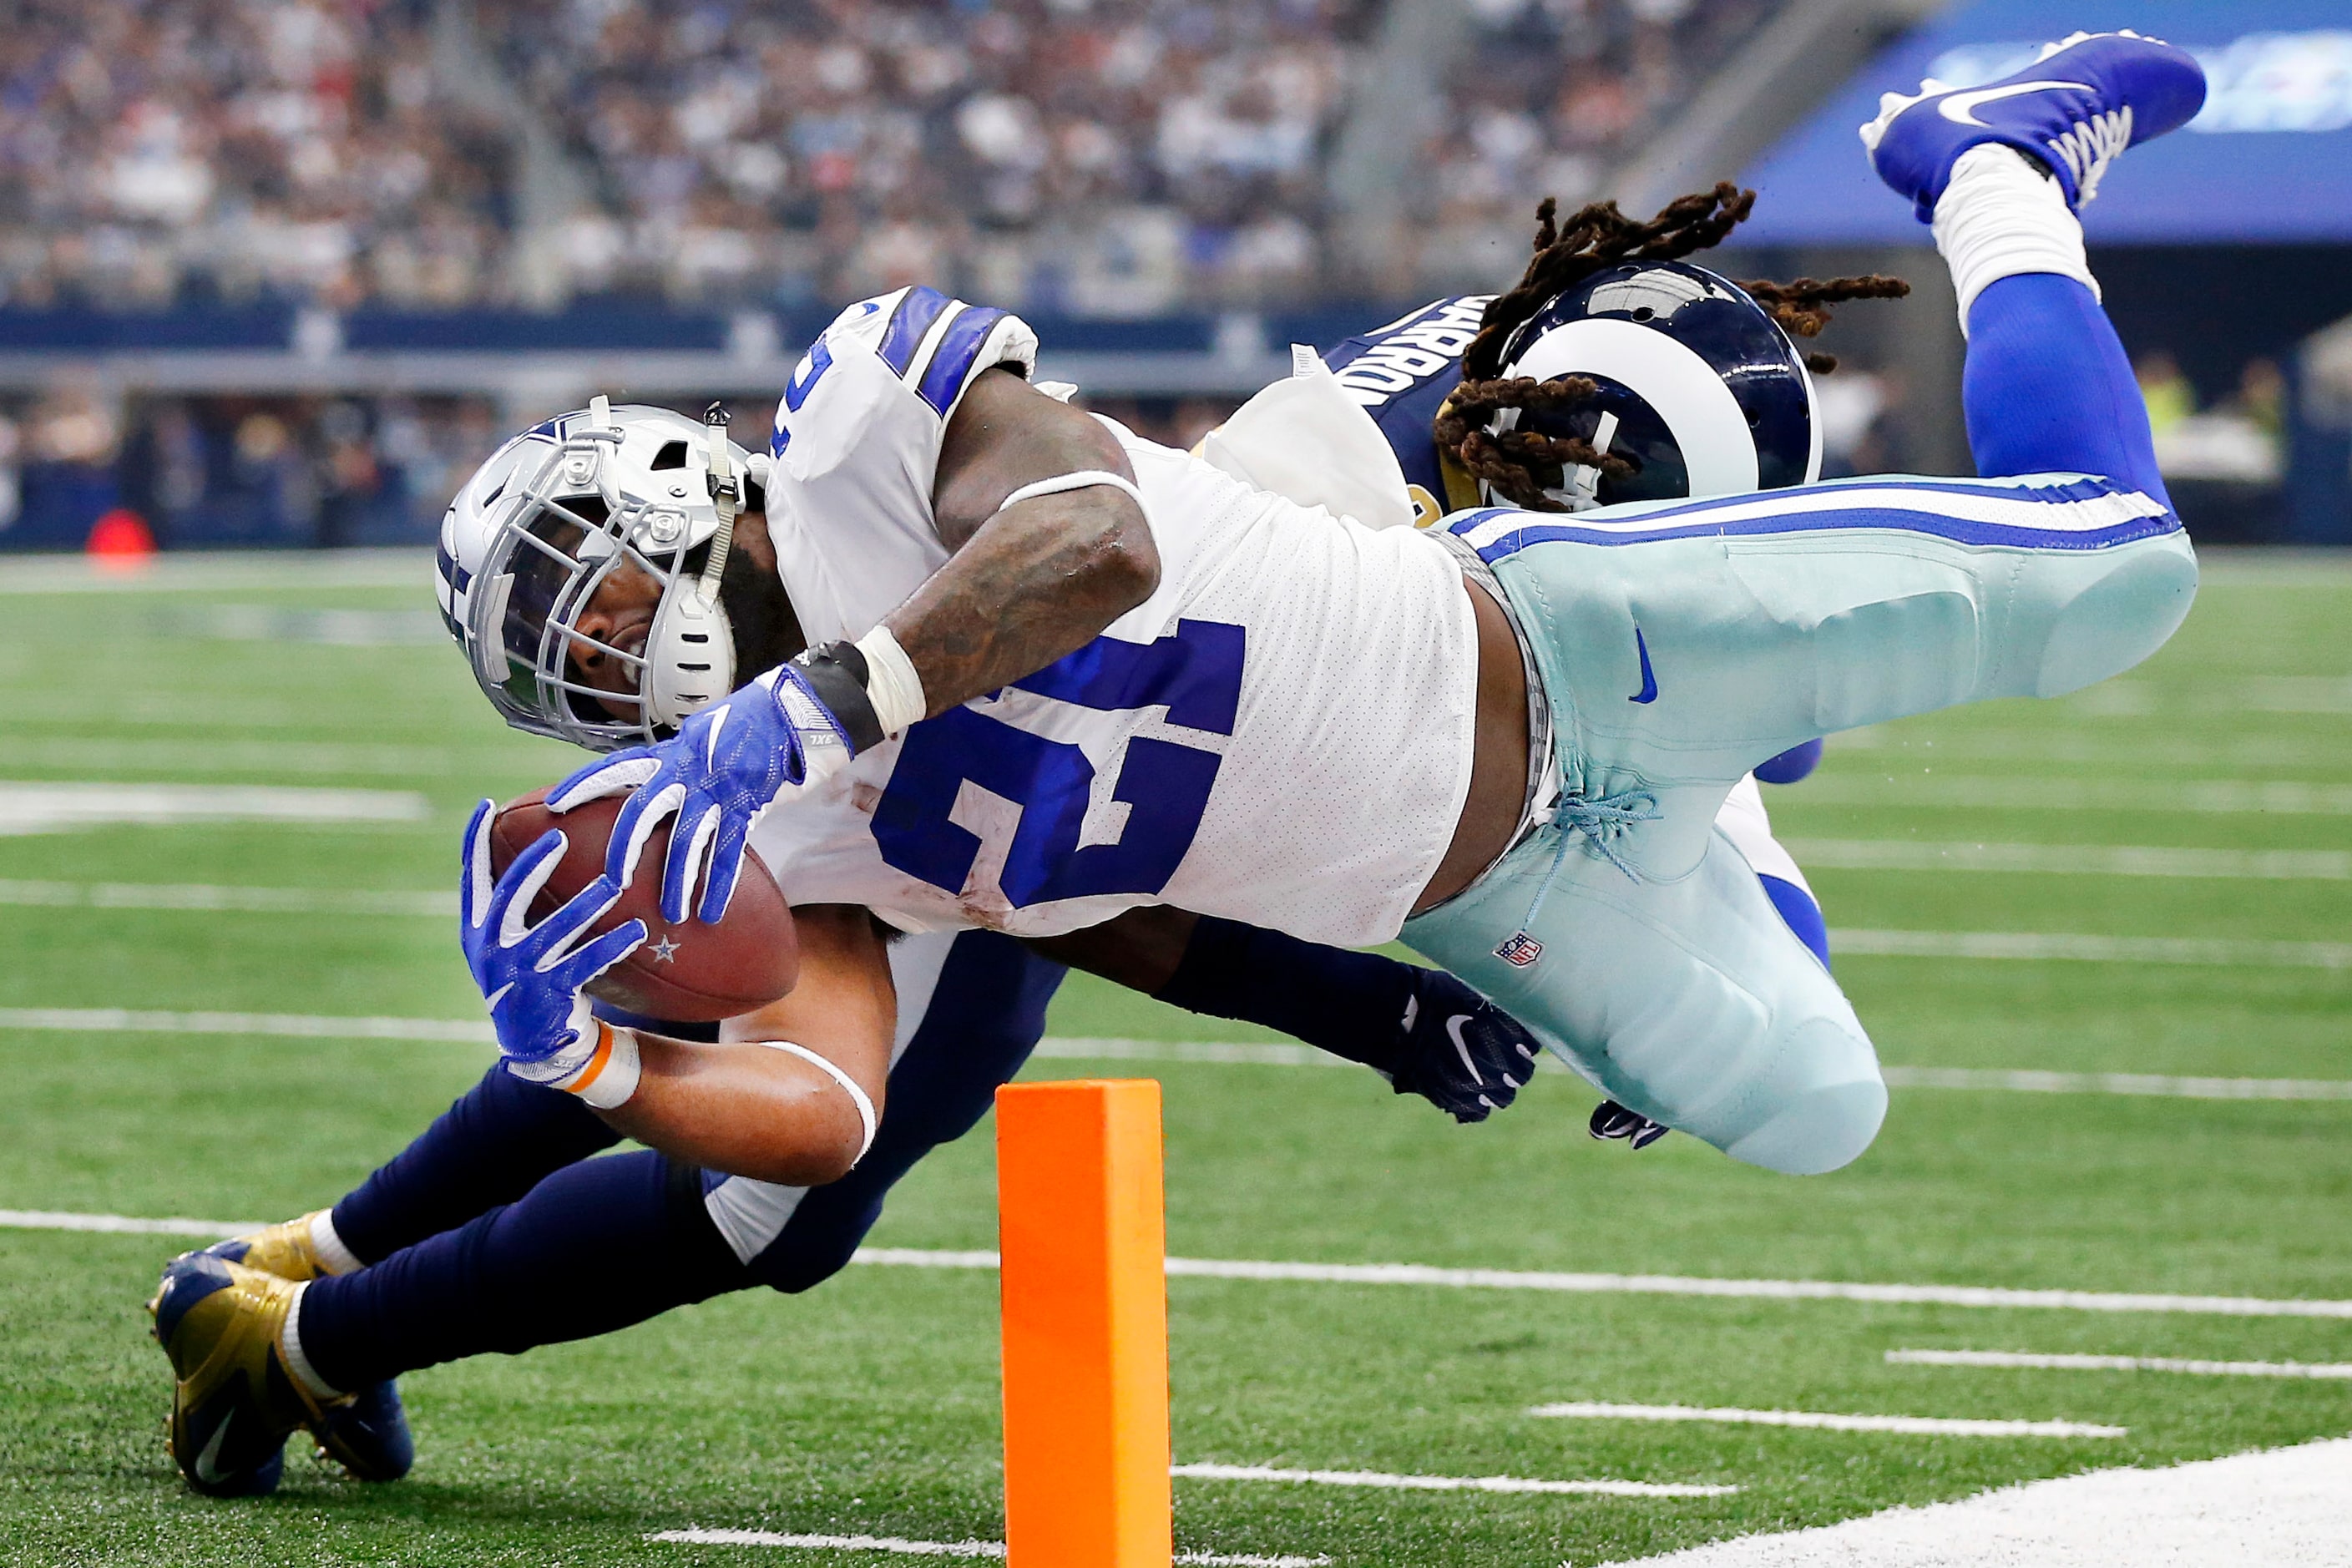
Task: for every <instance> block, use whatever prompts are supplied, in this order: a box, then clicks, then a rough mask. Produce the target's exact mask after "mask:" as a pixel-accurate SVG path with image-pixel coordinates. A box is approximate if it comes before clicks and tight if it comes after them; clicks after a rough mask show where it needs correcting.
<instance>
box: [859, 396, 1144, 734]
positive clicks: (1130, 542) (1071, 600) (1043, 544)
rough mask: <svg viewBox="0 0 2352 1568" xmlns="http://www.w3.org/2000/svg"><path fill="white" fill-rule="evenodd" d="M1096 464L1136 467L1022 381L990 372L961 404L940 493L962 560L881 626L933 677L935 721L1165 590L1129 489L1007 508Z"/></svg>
mask: <svg viewBox="0 0 2352 1568" xmlns="http://www.w3.org/2000/svg"><path fill="white" fill-rule="evenodd" d="M1088 468H1103V469H1108V470H1109V471H1110V472H1112V473H1116V474H1121V475H1126V476H1129V477H1132V475H1133V473H1134V469H1133V468H1131V467H1130V466H1129V463H1128V460H1127V454H1126V452H1125V451H1124V450H1123V449H1122V448H1121V447H1119V445H1118V441H1117V440H1116V439H1115V438H1114V437H1112V436H1111V434H1110V432H1109V431H1108V430H1107V429H1105V428H1104V427H1103V426H1102V425H1101V424H1100V423H1099V422H1098V421H1097V420H1096V419H1094V418H1093V417H1092V416H1089V415H1087V414H1084V413H1082V412H1080V411H1079V410H1077V409H1075V408H1070V407H1066V406H1065V405H1062V404H1059V403H1056V402H1055V401H1054V400H1053V399H1052V398H1050V397H1047V396H1045V395H1044V394H1042V393H1040V392H1038V391H1037V390H1036V389H1034V387H1032V386H1030V385H1029V384H1027V383H1025V382H1024V381H1023V380H1021V379H1020V377H1018V376H1016V375H1013V374H1008V373H1006V372H1003V371H991V372H988V373H986V374H983V375H982V377H981V378H980V379H979V380H978V381H977V382H975V383H974V384H972V386H971V390H970V391H968V392H967V393H966V394H965V395H964V398H963V401H962V402H961V404H959V405H957V408H956V413H955V416H954V417H953V418H952V419H951V420H950V422H949V425H948V433H947V439H946V441H945V443H944V445H943V446H942V447H941V450H940V468H939V477H938V479H937V481H936V483H935V484H934V486H933V490H932V514H933V519H934V521H935V522H936V523H937V525H938V528H939V531H940V539H941V540H942V541H944V542H946V543H947V545H948V547H949V549H950V550H952V551H953V552H955V553H954V555H953V556H952V557H951V558H950V560H949V562H948V563H947V564H946V565H945V566H942V567H940V570H939V571H938V572H936V573H934V574H932V575H931V577H930V578H929V581H927V582H925V583H924V584H923V585H922V586H921V587H919V588H918V589H916V590H915V592H914V594H913V595H910V596H909V597H908V600H907V601H906V603H904V604H902V605H899V606H898V608H897V609H896V610H893V611H892V612H891V613H890V614H889V616H887V617H886V618H885V620H884V623H883V624H884V625H886V626H888V627H889V628H890V631H891V633H892V635H893V636H895V637H897V638H898V645H899V646H900V647H903V648H905V649H906V650H907V657H908V658H909V659H910V660H912V661H913V663H914V666H915V672H916V674H918V675H919V676H920V677H921V678H922V682H923V695H924V699H925V706H926V708H927V709H928V711H929V713H931V714H936V713H944V712H946V711H947V710H949V709H950V708H953V707H955V706H957V705H958V704H960V703H963V702H968V701H970V700H971V699H973V698H975V697H978V696H981V695H982V694H983V693H985V692H990V691H993V690H995V689H997V688H999V687H1001V686H1004V685H1006V684H1008V683H1009V682H1012V681H1014V680H1017V679H1020V678H1021V677H1023V676H1024V675H1028V674H1031V673H1033V672H1034V671H1036V670H1039V669H1042V668H1045V666H1046V665H1049V664H1051V663H1053V662H1054V661H1055V659H1057V658H1061V657H1062V656H1063V655H1065V654H1066V653H1069V652H1071V651H1072V650H1074V649H1076V648H1078V647H1084V646H1085V645H1086V644H1087V642H1089V641H1090V640H1092V639H1093V638H1094V637H1095V636H1096V635H1097V633H1099V632H1100V631H1101V630H1102V629H1103V628H1104V627H1105V626H1108V625H1109V624H1110V623H1111V622H1112V621H1114V620H1117V619H1118V617H1119V616H1121V615H1123V614H1125V613H1126V612H1127V611H1129V610H1130V609H1133V608H1134V607H1135V606H1136V605H1139V604H1141V603H1142V602H1143V601H1144V600H1145V599H1147V598H1149V597H1150V595H1151V591H1152V590H1153V589H1154V588H1155V587H1157V586H1158V585H1159V583H1160V552H1159V549H1158V547H1157V546H1156V545H1155V544H1154V543H1153V542H1152V538H1151V529H1150V524H1149V523H1147V522H1146V521H1144V517H1143V510H1142V509H1141V508H1140V507H1139V506H1137V505H1136V504H1135V502H1134V500H1132V499H1130V498H1129V496H1127V495H1126V494H1125V493H1124V492H1122V491H1119V490H1116V489H1111V488H1110V487H1109V486H1108V485H1098V486H1096V487H1094V488H1092V489H1082V490H1066V491H1063V492H1062V493H1060V494H1057V495H1046V496H1039V497H1036V498H1035V499H1034V500H1025V501H1023V502H1021V503H1020V504H1019V505H1017V506H1014V507H1013V508H1011V509H1009V510H1003V511H1000V510H997V509H998V508H999V507H1001V506H1003V502H1004V498H1005V497H1006V496H1008V495H1010V494H1012V493H1013V491H1014V490H1016V489H1020V488H1021V487H1022V486H1023V485H1026V484H1031V483H1034V482H1035V481H1036V480H1039V479H1053V478H1055V477H1058V476H1059V475H1062V474H1067V473H1075V472H1077V471H1079V470H1081V469H1088ZM927 716H928V715H927Z"/></svg>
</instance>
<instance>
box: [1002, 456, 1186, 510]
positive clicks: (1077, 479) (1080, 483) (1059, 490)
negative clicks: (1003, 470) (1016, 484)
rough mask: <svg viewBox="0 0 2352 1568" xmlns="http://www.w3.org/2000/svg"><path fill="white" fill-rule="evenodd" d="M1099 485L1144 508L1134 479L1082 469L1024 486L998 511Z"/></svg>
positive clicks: (1014, 492) (1106, 471) (1101, 471)
mask: <svg viewBox="0 0 2352 1568" xmlns="http://www.w3.org/2000/svg"><path fill="white" fill-rule="evenodd" d="M1097 485H1108V486H1109V487H1110V488H1111V489H1115V490H1124V491H1126V492H1127V496H1128V499H1129V500H1132V501H1134V502H1135V504H1136V505H1137V506H1139V507H1140V506H1143V492H1142V491H1141V490H1139V489H1137V488H1136V485H1135V481H1134V480H1133V479H1129V478H1127V477H1126V476H1125V475H1123V474H1114V473H1111V472H1109V471H1108V469H1104V468H1081V469H1080V470H1078V471H1077V472H1076V473H1075V474H1060V475H1056V476H1055V478H1053V479H1039V480H1038V481H1037V482H1036V483H1035V484H1034V485H1023V486H1022V487H1021V488H1020V489H1017V490H1014V491H1013V493H1012V494H1011V495H1009V496H1006V497H1005V498H1004V505H1003V506H1000V507H998V508H997V509H996V510H999V511H1003V510H1004V508H1005V507H1009V506H1018V505H1020V504H1021V503H1022V502H1023V501H1024V500H1036V499H1037V498H1038V497H1039V496H1057V495H1061V494H1063V493H1065V492H1066V491H1069V490H1090V489H1094V488H1095V487H1096V486H1097ZM1144 515H1145V516H1146V517H1147V518H1148V517H1150V508H1149V507H1145V508H1144Z"/></svg>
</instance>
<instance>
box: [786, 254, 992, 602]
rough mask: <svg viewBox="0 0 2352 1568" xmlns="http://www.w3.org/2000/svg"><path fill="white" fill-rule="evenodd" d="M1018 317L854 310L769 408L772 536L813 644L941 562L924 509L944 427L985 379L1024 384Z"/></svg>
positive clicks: (901, 306) (892, 301) (915, 305)
mask: <svg viewBox="0 0 2352 1568" xmlns="http://www.w3.org/2000/svg"><path fill="white" fill-rule="evenodd" d="M1036 359H1037V334H1036V333H1035V332H1034V331H1030V329H1029V325H1028V323H1027V322H1025V321H1022V320H1021V319H1020V318H1019V317H1018V316H1014V315H1011V314H1009V313H1007V312H1006V311H1003V310H996V309H993V308H992V307H989V306H984V305H969V304H966V303H964V302H963V301H962V300H950V299H949V298H948V297H947V296H946V295H944V294H942V293H940V291H939V290H938V289H923V288H914V289H899V290H898V292H896V293H893V294H885V295H882V296H880V297H879V298H877V299H873V300H863V301H861V302H859V303H858V304H856V305H852V306H851V307H849V309H847V310H844V311H843V312H842V313H841V314H840V315H839V316H837V317H835V319H834V321H833V324H832V325H831V326H829V327H827V328H826V329H825V330H824V333H823V334H822V335H820V336H819V337H818V339H817V341H816V342H814V343H813V344H811V345H810V347H809V352H808V353H807V354H805V355H804V356H803V358H802V360H801V362H800V363H799V365H797V366H796V367H795V368H794V369H793V375H792V379H791V380H790V381H789V382H788V383H786V384H785V386H784V395H783V397H782V401H781V402H779V404H778V405H777V407H776V426H775V435H774V437H772V440H771V442H770V446H769V450H770V452H771V454H772V457H773V458H774V460H775V461H774V466H773V468H772V469H771V471H770V477H769V481H768V486H767V500H768V511H769V530H770V534H771V536H772V538H773V539H774V541H775V542H776V545H777V552H778V558H779V563H780V568H781V569H782V572H783V574H784V579H785V587H786V590H787V591H788V592H789V593H790V595H791V596H792V599H793V607H794V609H795V610H796V611H797V612H798V613H799V615H800V617H801V622H802V626H803V629H804V630H805V631H806V632H807V634H808V636H809V638H810V640H811V641H812V642H817V641H824V640H825V639H827V638H830V637H856V636H859V635H862V634H863V633H864V632H865V631H866V629H868V628H869V627H871V626H873V625H874V623H875V622H876V621H877V620H878V619H879V618H880V617H881V616H883V615H885V614H886V613H887V612H888V611H889V610H890V609H891V608H892V607H894V606H895V605H898V602H899V601H900V600H902V599H904V598H905V597H906V596H907V595H908V594H909V593H912V592H913V591H914V589H915V587H916V586H917V585H918V584H920V583H921V582H922V580H923V579H924V578H925V577H928V576H929V575H930V574H931V573H932V572H934V571H936V570H938V568H939V567H940V564H941V563H944V562H945V561H946V559H947V552H946V549H945V547H944V546H942V545H941V544H940V540H939V532H938V528H937V524H936V522H935V521H934V520H933V517H932V513H931V490H932V486H933V484H934V482H935V480H936V479H937V478H938V474H939V466H940V446H941V444H942V443H943V442H944V440H945V439H946V436H947V424H948V419H949V417H950V416H952V415H953V414H954V412H955V408H956V405H957V404H958V403H959V402H961V400H962V398H963V395H964V393H965V392H966V391H967V390H969V389H970V387H971V384H972V383H973V382H974V381H976V380H977V379H979V377H980V374H981V373H982V372H983V371H986V370H990V369H992V368H994V367H996V366H999V365H1002V366H1004V367H1006V368H1008V369H1011V370H1014V371H1017V372H1018V373H1020V374H1022V375H1023V376H1024V377H1025V376H1027V375H1028V374H1030V372H1031V371H1033V370H1034V368H1035V366H1036Z"/></svg>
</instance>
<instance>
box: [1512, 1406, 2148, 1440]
mask: <svg viewBox="0 0 2352 1568" xmlns="http://www.w3.org/2000/svg"><path fill="white" fill-rule="evenodd" d="M1528 1415H1548V1416H1549V1415H1559V1416H1567V1417H1570V1418H1574V1419H1585V1420H1598V1421H1717V1422H1725V1423H1728V1424H1730V1425H1734V1426H1812V1427H1819V1428H1821V1429H1822V1430H1824V1431H1830V1432H1908V1433H1912V1434H1915V1435H1918V1436H1944V1437H2125V1436H2130V1435H2131V1428H2130V1427H2128V1426H2093V1425H2092V1424H2090V1423H2089V1422H2085V1421H1969V1420H1961V1419H1958V1418H1957V1417H1951V1416H1943V1415H1825V1414H1822V1413H1821V1412H1818V1411H1812V1410H1737V1409H1732V1408H1730V1407H1728V1406H1723V1407H1706V1406H1701V1405H1599V1404H1592V1403H1590V1402H1586V1401H1582V1400H1577V1401H1571V1402H1570V1403H1568V1404H1565V1405H1537V1406H1536V1407H1535V1408H1533V1409H1532V1410H1529V1411H1528Z"/></svg>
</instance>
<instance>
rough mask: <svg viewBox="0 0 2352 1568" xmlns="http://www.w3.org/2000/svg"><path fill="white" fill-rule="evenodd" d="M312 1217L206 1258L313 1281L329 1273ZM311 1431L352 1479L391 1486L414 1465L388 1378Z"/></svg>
mask: <svg viewBox="0 0 2352 1568" xmlns="http://www.w3.org/2000/svg"><path fill="white" fill-rule="evenodd" d="M316 1217H317V1216H316V1215H302V1216H301V1217H300V1218H299V1219H289V1220H285V1221H282V1222H281V1223H279V1224H277V1225H273V1226H267V1227H265V1228H264V1229H261V1230H257V1231H256V1232H254V1233H253V1234H252V1235H251V1236H240V1237H235V1238H233V1239H231V1240H228V1241H222V1242H215V1244H213V1245H212V1246H210V1247H206V1248H205V1256H207V1257H212V1258H224V1259H226V1261H228V1262H231V1263H236V1264H241V1265H243V1266H244V1267H245V1268H256V1269H259V1270H260V1271H261V1272H262V1273H264V1274H273V1275H276V1276H277V1277H278V1279H287V1280H291V1281H293V1282H294V1283H296V1284H300V1283H301V1282H303V1281H305V1280H310V1279H318V1278H319V1277H320V1276H321V1275H323V1274H325V1273H326V1272H327V1271H328V1270H327V1268H326V1266H325V1265H324V1264H323V1263H322V1262H320V1258H319V1254H318V1251H317V1249H316V1248H315V1247H312V1245H311V1242H310V1222H311V1221H312V1220H313V1219H314V1218H316ZM310 1425H311V1436H313V1437H314V1438H316V1439H317V1441H318V1445H319V1451H320V1453H321V1454H323V1455H325V1456H326V1458H329V1459H331V1460H332V1461H333V1462H334V1463H336V1464H338V1465H341V1467H342V1468H344V1469H345V1470H347V1471H349V1472H350V1473H351V1475H352V1477H353V1479H358V1480H362V1481H396V1480H398V1479H400V1478H401V1477H403V1476H404V1475H406V1474H407V1473H408V1471H409V1468H410V1467H411V1466H413V1465H415V1463H416V1443H415V1439H414V1438H413V1437H412V1436H410V1434H409V1430H408V1415H407V1412H406V1411H405V1410H404V1409H403V1408H402V1406H401V1403H400V1387H399V1385H398V1384H395V1383H394V1382H393V1381H392V1380H391V1379H389V1378H387V1379H385V1380H384V1381H383V1382H382V1383H379V1384H375V1385H374V1386H373V1387H372V1388H362V1389H361V1390H360V1391H359V1392H358V1393H357V1394H353V1395H352V1397H351V1398H350V1399H349V1400H346V1401H341V1402H339V1403H337V1404H333V1405H326V1406H324V1407H323V1408H322V1409H321V1411H320V1415H319V1417H318V1419H317V1420H316V1421H314V1422H312V1423H311V1424H310Z"/></svg>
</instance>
